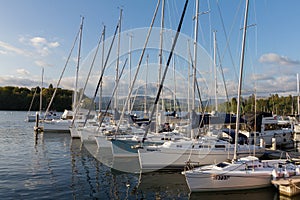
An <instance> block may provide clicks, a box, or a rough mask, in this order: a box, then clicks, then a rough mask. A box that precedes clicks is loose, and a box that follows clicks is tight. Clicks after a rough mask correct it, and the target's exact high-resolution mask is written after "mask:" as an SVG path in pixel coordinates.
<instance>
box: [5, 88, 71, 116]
mask: <svg viewBox="0 0 300 200" xmlns="http://www.w3.org/2000/svg"><path fill="white" fill-rule="evenodd" d="M54 90H55V88H53V86H52V84H50V85H49V87H48V88H40V87H35V88H31V89H28V88H26V87H14V86H5V87H0V110H17V111H28V110H29V109H30V110H31V111H38V110H39V109H40V93H41V92H42V110H46V109H47V107H48V105H49V102H50V100H51V98H52V95H53V93H54ZM72 96H73V91H72V90H66V89H61V88H58V89H57V92H56V95H55V97H54V100H53V103H52V105H51V107H50V110H55V111H58V112H60V111H64V109H71V108H72ZM31 104H32V106H31V108H30V105H31Z"/></svg>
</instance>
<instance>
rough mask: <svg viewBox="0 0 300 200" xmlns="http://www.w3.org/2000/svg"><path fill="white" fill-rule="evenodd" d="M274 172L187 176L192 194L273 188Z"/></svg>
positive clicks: (235, 172) (236, 172) (234, 172)
mask: <svg viewBox="0 0 300 200" xmlns="http://www.w3.org/2000/svg"><path fill="white" fill-rule="evenodd" d="M271 173H272V171H258V172H256V171H254V172H251V171H242V172H238V171H233V173H223V174H221V175H212V174H202V175H199V174H188V175H187V174H186V181H187V183H188V186H189V189H190V191H191V192H207V191H226V190H245V189H256V188H263V187H269V186H271Z"/></svg>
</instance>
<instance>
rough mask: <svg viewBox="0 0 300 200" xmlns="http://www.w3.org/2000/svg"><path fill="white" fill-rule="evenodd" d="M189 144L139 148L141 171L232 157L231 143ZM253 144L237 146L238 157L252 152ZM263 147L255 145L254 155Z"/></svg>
mask: <svg viewBox="0 0 300 200" xmlns="http://www.w3.org/2000/svg"><path fill="white" fill-rule="evenodd" d="M189 143H190V146H188V147H183V146H184V145H182V147H181V146H180V145H181V144H180V143H178V145H172V146H173V147H160V146H158V147H157V148H152V147H151V148H147V147H146V148H144V149H139V150H138V154H139V161H140V167H141V169H142V170H143V171H151V170H160V169H163V168H168V169H176V168H181V169H182V168H183V167H184V166H185V165H186V162H187V161H191V162H192V164H193V165H195V166H201V165H208V164H212V163H216V162H222V161H225V160H227V159H230V160H231V159H232V158H233V154H234V147H233V145H230V146H225V145H221V147H218V148H203V147H202V148H197V147H199V146H197V145H195V144H194V147H193V146H192V145H193V143H192V142H189ZM174 144H176V143H174ZM253 148H254V146H252V145H251V146H248V145H241V146H239V148H238V157H243V156H248V155H250V154H252V152H253ZM264 152H265V150H264V148H258V147H256V156H258V157H260V156H262V155H263V154H264Z"/></svg>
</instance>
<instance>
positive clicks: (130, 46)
mask: <svg viewBox="0 0 300 200" xmlns="http://www.w3.org/2000/svg"><path fill="white" fill-rule="evenodd" d="M132 37H133V35H132V34H129V52H128V61H129V84H128V93H129V91H130V84H131V50H132ZM127 109H128V114H130V113H131V100H130V99H129V102H128V108H127Z"/></svg>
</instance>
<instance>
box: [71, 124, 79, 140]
mask: <svg viewBox="0 0 300 200" xmlns="http://www.w3.org/2000/svg"><path fill="white" fill-rule="evenodd" d="M69 130H70V133H71V137H72V138H80V135H79V132H78V129H77V128H76V127H74V126H73V127H70V128H69Z"/></svg>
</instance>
